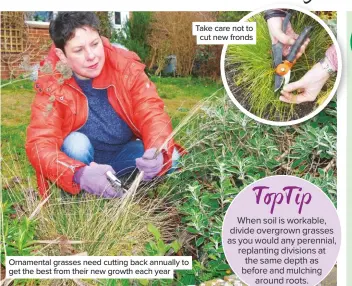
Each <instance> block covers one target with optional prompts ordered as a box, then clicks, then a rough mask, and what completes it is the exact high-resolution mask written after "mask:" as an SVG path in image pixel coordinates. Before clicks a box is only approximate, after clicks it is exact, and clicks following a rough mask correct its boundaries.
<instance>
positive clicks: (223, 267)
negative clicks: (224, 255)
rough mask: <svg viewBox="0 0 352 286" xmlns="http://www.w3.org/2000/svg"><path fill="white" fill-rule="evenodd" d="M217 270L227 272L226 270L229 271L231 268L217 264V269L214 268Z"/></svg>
mask: <svg viewBox="0 0 352 286" xmlns="http://www.w3.org/2000/svg"><path fill="white" fill-rule="evenodd" d="M216 269H217V270H228V269H231V267H230V266H229V265H228V264H225V263H224V264H219V265H218V266H217V267H216Z"/></svg>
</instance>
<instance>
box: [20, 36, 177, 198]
mask: <svg viewBox="0 0 352 286" xmlns="http://www.w3.org/2000/svg"><path fill="white" fill-rule="evenodd" d="M103 43H104V50H105V64H104V67H103V69H102V72H101V74H100V75H99V76H98V77H96V78H94V79H93V87H94V88H102V89H105V88H106V89H107V94H108V99H109V102H110V104H111V105H112V106H113V108H114V109H115V111H116V112H117V113H118V114H119V116H120V117H121V118H122V119H123V120H124V121H125V122H126V123H127V124H128V126H129V127H130V128H131V130H132V131H133V133H134V134H135V136H136V137H138V138H141V139H142V141H143V143H144V148H145V149H149V148H152V147H156V148H158V147H160V146H162V145H163V144H164V142H165V141H166V139H167V138H168V136H169V135H170V134H171V132H172V126H171V120H170V118H169V116H168V115H167V114H166V113H165V111H164V103H163V101H162V100H161V99H160V97H159V96H158V94H157V91H156V87H155V85H154V83H152V82H151V81H150V80H149V78H148V77H147V75H146V74H145V73H144V68H145V65H143V64H142V63H141V62H140V59H139V57H138V56H137V55H136V54H135V53H133V52H129V51H126V50H123V49H120V48H116V47H114V46H112V45H111V44H110V43H109V41H108V40H107V39H105V38H103ZM54 49H55V47H54V46H52V47H51V50H50V51H49V55H48V57H47V58H46V60H45V61H43V62H42V63H41V66H43V64H44V63H45V62H49V63H51V65H52V67H55V66H56V63H57V62H58V61H59V59H58V57H57V56H56V54H55V50H54ZM60 77H62V76H61V75H60V74H58V73H57V72H54V73H51V74H44V73H43V71H42V72H40V73H39V77H38V80H37V82H36V83H35V89H36V91H37V94H36V96H35V99H34V102H33V104H32V115H31V121H30V124H29V126H28V129H27V140H26V152H27V156H28V158H29V160H30V162H31V164H32V165H33V167H34V168H35V170H36V174H37V182H38V188H39V192H40V194H41V195H42V196H44V197H45V196H46V195H47V192H48V187H49V185H48V183H47V181H46V179H49V180H50V181H52V182H54V183H56V184H57V185H58V186H59V187H61V188H62V189H64V190H65V191H67V192H69V193H71V194H77V193H78V192H79V191H80V188H79V186H78V185H77V184H75V183H74V182H73V174H74V172H75V169H76V168H79V167H82V166H85V164H84V163H82V162H80V161H76V160H74V159H72V158H70V157H68V156H67V155H66V154H65V153H63V152H61V151H60V149H61V146H62V144H63V140H64V138H65V137H66V136H68V135H69V134H70V133H71V132H73V131H75V130H78V129H79V128H80V127H81V126H83V125H84V124H85V122H86V120H87V115H88V102H87V99H86V97H85V96H84V95H83V93H82V91H81V89H80V88H79V86H78V85H77V83H76V82H75V80H74V79H73V78H72V77H71V78H70V79H67V80H65V81H63V82H62V80H60ZM166 146H167V148H165V149H164V150H163V155H164V163H165V166H164V168H163V170H162V171H161V173H160V174H163V173H165V172H166V171H167V170H168V169H169V168H170V167H171V156H172V152H173V148H174V142H173V140H172V139H170V140H169V142H168V143H167V145H166Z"/></svg>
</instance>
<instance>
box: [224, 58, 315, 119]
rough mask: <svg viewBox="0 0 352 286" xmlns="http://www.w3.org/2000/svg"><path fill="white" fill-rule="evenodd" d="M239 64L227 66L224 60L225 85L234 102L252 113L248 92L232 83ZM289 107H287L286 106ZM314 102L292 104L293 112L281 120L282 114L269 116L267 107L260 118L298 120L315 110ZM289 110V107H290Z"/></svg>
mask: <svg viewBox="0 0 352 286" xmlns="http://www.w3.org/2000/svg"><path fill="white" fill-rule="evenodd" d="M238 66H239V64H232V63H231V64H229V63H228V62H227V61H226V60H225V75H226V80H227V84H228V86H229V88H230V90H231V92H232V94H233V96H234V97H235V98H236V100H237V101H238V102H239V103H240V104H241V105H242V106H243V107H244V108H245V109H246V110H248V111H249V112H251V113H253V112H252V111H251V109H252V108H251V104H250V102H249V98H248V92H247V93H244V92H243V88H242V87H241V86H238V85H236V84H235V83H234V80H233V79H234V77H236V70H237V67H238ZM245 94H246V95H247V96H244V95H245ZM288 106H289V105H288ZM315 106H316V104H315V102H305V103H301V104H294V105H293V112H291V113H290V114H289V115H286V116H285V117H284V118H282V116H283V115H282V114H274V115H273V114H271V113H269V106H268V112H264V115H263V116H261V118H263V119H267V120H271V121H280V122H281V121H291V120H296V119H299V118H302V117H304V116H306V115H308V114H310V113H311V112H313V111H314V109H315ZM290 108H291V107H290ZM255 115H256V116H258V115H257V114H255Z"/></svg>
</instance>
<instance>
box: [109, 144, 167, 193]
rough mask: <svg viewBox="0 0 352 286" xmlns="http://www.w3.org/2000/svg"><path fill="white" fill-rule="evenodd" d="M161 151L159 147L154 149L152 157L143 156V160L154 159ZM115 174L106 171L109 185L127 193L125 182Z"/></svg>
mask: <svg viewBox="0 0 352 286" xmlns="http://www.w3.org/2000/svg"><path fill="white" fill-rule="evenodd" d="M160 153H161V148H159V149H157V150H156V151H155V154H154V155H153V157H152V158H145V157H143V159H144V160H155V159H156V157H158V155H159V154H160ZM116 175H117V174H113V172H111V171H107V172H106V178H107V179H108V181H109V182H110V184H111V186H112V187H113V188H114V189H115V190H116V191H117V192H119V191H121V190H122V192H123V193H124V194H126V193H127V189H126V188H125V187H126V186H125V184H124V183H123V182H122V181H121V180H119V179H118V178H117V176H116Z"/></svg>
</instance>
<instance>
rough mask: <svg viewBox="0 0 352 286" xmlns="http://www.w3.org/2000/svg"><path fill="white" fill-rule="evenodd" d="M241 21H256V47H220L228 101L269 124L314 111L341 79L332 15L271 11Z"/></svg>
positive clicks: (298, 119)
mask: <svg viewBox="0 0 352 286" xmlns="http://www.w3.org/2000/svg"><path fill="white" fill-rule="evenodd" d="M241 21H249V22H256V44H254V45H250V44H248V45H246V44H244V45H224V48H223V51H222V58H221V75H222V80H223V82H224V85H225V88H226V90H227V92H228V94H229V96H230V97H231V99H232V101H233V102H234V103H235V104H236V105H237V106H238V107H239V108H240V109H241V111H242V112H244V113H245V114H247V115H248V116H250V117H251V118H253V119H255V120H257V121H259V122H262V123H266V124H271V125H279V126H283V125H292V124H297V123H301V122H303V121H305V120H307V119H309V118H311V117H313V116H315V115H316V114H317V113H319V112H320V111H321V110H322V109H323V108H324V107H325V106H326V105H327V104H328V103H329V101H330V100H331V99H332V98H333V96H334V94H335V92H336V90H337V87H338V83H339V80H340V78H341V53H340V49H339V47H338V44H337V41H336V38H335V35H334V32H332V29H333V30H335V28H336V13H333V12H315V14H313V13H311V12H306V11H302V10H301V9H299V8H295V9H292V8H272V9H268V10H264V11H260V12H256V11H255V12H252V13H250V14H248V15H247V16H246V17H244V18H243V19H242V20H241ZM329 26H330V27H331V28H332V29H330V28H329Z"/></svg>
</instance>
